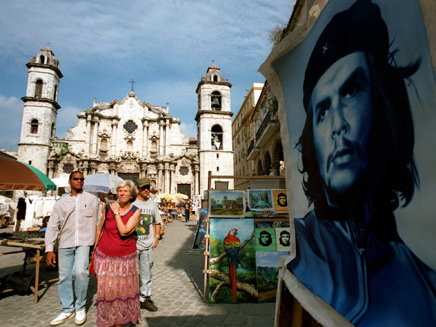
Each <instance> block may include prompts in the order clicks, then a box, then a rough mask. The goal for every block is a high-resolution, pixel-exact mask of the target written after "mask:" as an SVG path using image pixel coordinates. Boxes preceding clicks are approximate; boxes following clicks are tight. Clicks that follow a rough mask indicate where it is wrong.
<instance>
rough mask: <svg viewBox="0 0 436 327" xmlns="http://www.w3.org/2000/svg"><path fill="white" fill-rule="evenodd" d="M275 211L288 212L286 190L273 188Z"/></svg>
mask: <svg viewBox="0 0 436 327" xmlns="http://www.w3.org/2000/svg"><path fill="white" fill-rule="evenodd" d="M272 197H273V204H274V212H288V196H287V192H286V190H272Z"/></svg>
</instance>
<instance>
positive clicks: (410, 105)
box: [272, 0, 436, 327]
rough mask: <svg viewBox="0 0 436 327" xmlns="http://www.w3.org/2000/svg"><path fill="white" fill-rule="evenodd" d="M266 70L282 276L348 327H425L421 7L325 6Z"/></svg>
mask: <svg viewBox="0 0 436 327" xmlns="http://www.w3.org/2000/svg"><path fill="white" fill-rule="evenodd" d="M272 67H273V69H274V70H275V72H276V73H277V76H278V78H279V79H280V85H281V87H282V90H281V91H282V94H283V98H284V107H285V108H282V109H280V110H284V111H283V112H282V113H281V115H282V117H286V119H285V120H284V121H286V123H287V131H288V135H286V136H287V137H288V140H289V149H290V150H289V153H290V154H289V158H287V159H288V160H287V161H285V162H286V171H287V174H288V173H289V174H290V175H291V176H292V189H288V194H292V196H293V210H294V217H295V219H294V220H293V224H294V228H295V238H296V246H295V253H294V255H295V258H294V259H293V260H292V261H290V262H289V263H288V269H289V270H290V272H292V274H294V275H295V276H296V277H297V278H298V279H299V280H300V282H301V283H302V284H303V285H305V286H306V287H307V288H308V289H309V290H310V291H311V292H312V293H314V294H315V295H317V296H318V297H319V298H321V299H322V300H324V301H325V302H327V303H328V304H329V305H330V306H331V307H332V308H334V309H335V310H336V311H338V312H339V313H340V314H341V315H342V316H344V317H345V318H346V319H347V320H348V321H350V322H351V323H352V324H353V325H355V326H371V327H373V326H436V272H435V269H436V252H435V251H434V249H435V248H436V241H435V240H436V201H435V195H436V183H435V182H436V178H435V177H436V173H435V169H434V164H435V162H436V134H435V133H434V130H435V126H436V85H435V80H436V79H435V73H434V72H435V69H434V67H433V65H432V57H431V52H430V50H429V45H428V38H427V30H426V26H425V24H424V21H423V18H422V12H421V7H420V1H417V0H416V1H415V0H396V1H392V0H384V1H382V0H380V1H376V0H373V1H371V0H357V1H355V0H354V1H353V0H330V1H329V2H328V3H327V4H326V5H325V7H324V9H323V10H322V12H321V13H320V15H319V17H318V18H317V20H316V22H315V23H314V25H313V26H312V28H311V30H310V32H309V33H308V35H307V36H306V38H305V39H304V40H303V41H302V42H301V43H299V44H297V45H295V46H294V47H292V49H290V50H289V51H288V52H287V53H286V54H285V55H283V56H281V57H280V58H278V59H277V60H275V61H274V62H273V63H272ZM292 237H293V236H291V238H292Z"/></svg>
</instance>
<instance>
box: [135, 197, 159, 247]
mask: <svg viewBox="0 0 436 327" xmlns="http://www.w3.org/2000/svg"><path fill="white" fill-rule="evenodd" d="M133 205H135V206H137V207H138V208H139V210H141V215H140V217H139V224H138V227H136V248H137V249H138V250H148V249H150V248H152V247H153V245H154V228H153V225H154V224H161V225H162V218H161V216H160V214H159V207H158V206H157V203H156V202H154V201H153V200H152V199H148V200H147V201H141V200H138V199H137V200H136V201H135V202H133Z"/></svg>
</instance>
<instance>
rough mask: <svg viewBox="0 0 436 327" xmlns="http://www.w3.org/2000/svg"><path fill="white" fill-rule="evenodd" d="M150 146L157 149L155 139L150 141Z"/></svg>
mask: <svg viewBox="0 0 436 327" xmlns="http://www.w3.org/2000/svg"><path fill="white" fill-rule="evenodd" d="M151 148H152V150H156V149H157V142H156V141H153V142H151Z"/></svg>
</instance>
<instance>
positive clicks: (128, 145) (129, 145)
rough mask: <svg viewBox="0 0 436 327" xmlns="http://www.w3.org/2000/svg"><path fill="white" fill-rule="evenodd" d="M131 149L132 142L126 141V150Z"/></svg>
mask: <svg viewBox="0 0 436 327" xmlns="http://www.w3.org/2000/svg"><path fill="white" fill-rule="evenodd" d="M132 149H133V142H132V141H127V150H132Z"/></svg>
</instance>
